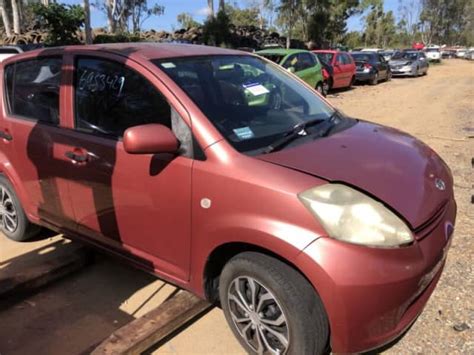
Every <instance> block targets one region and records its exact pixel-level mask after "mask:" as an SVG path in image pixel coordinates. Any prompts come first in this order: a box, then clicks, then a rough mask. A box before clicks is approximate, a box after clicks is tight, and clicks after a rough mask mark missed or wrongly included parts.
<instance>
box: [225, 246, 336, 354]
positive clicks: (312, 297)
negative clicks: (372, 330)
mask: <svg viewBox="0 0 474 355" xmlns="http://www.w3.org/2000/svg"><path fill="white" fill-rule="evenodd" d="M219 296H220V301H221V305H222V308H223V310H224V314H225V317H226V319H227V322H228V324H229V326H230V327H231V329H232V331H233V333H234V335H235V336H236V337H237V339H238V340H239V342H240V343H241V345H242V346H243V347H244V348H245V350H246V351H247V352H248V353H250V354H266V353H270V354H299V355H300V354H301V355H306V354H307V355H313V354H322V353H324V350H325V349H326V345H327V342H328V337H329V326H328V321H327V316H326V313H325V311H324V307H323V305H322V302H321V300H320V298H319V296H318V294H317V293H316V292H315V291H314V289H313V288H312V286H311V285H310V284H309V282H308V281H307V280H306V279H305V278H304V277H303V276H302V275H301V274H300V273H299V272H297V271H296V270H295V269H293V268H291V267H290V266H288V265H286V264H284V263H282V262H281V261H279V260H277V259H275V258H272V257H269V256H267V255H265V254H261V253H255V252H246V253H242V254H239V255H237V256H235V257H234V258H232V259H231V260H230V261H229V262H228V263H227V264H226V266H225V267H224V270H223V271H222V274H221V276H220V282H219Z"/></svg>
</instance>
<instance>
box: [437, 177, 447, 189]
mask: <svg viewBox="0 0 474 355" xmlns="http://www.w3.org/2000/svg"><path fill="white" fill-rule="evenodd" d="M435 186H436V188H437V189H438V190H441V191H444V190H445V189H446V184H445V183H444V181H443V180H441V179H435Z"/></svg>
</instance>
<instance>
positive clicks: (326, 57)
mask: <svg viewBox="0 0 474 355" xmlns="http://www.w3.org/2000/svg"><path fill="white" fill-rule="evenodd" d="M317 55H318V58H319V60H321V61H323V62H325V63H328V64H331V63H332V58H333V57H334V54H333V53H317Z"/></svg>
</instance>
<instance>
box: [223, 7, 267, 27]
mask: <svg viewBox="0 0 474 355" xmlns="http://www.w3.org/2000/svg"><path fill="white" fill-rule="evenodd" d="M225 12H226V14H227V16H228V17H229V20H230V23H232V24H233V25H235V26H255V27H257V26H260V20H259V17H258V15H259V9H258V8H257V7H255V6H251V7H248V8H245V9H241V8H239V7H238V6H232V5H230V4H226V5H225Z"/></svg>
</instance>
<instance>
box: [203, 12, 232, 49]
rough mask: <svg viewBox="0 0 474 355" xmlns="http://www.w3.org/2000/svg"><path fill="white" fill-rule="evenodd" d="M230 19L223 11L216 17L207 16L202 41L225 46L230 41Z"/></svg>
mask: <svg viewBox="0 0 474 355" xmlns="http://www.w3.org/2000/svg"><path fill="white" fill-rule="evenodd" d="M229 25H230V19H229V16H228V15H227V14H226V13H225V11H219V12H218V13H217V16H216V17H209V18H208V19H207V21H206V22H205V23H204V26H203V38H204V42H205V43H207V44H209V45H213V46H227V45H228V44H229V43H230V31H229Z"/></svg>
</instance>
